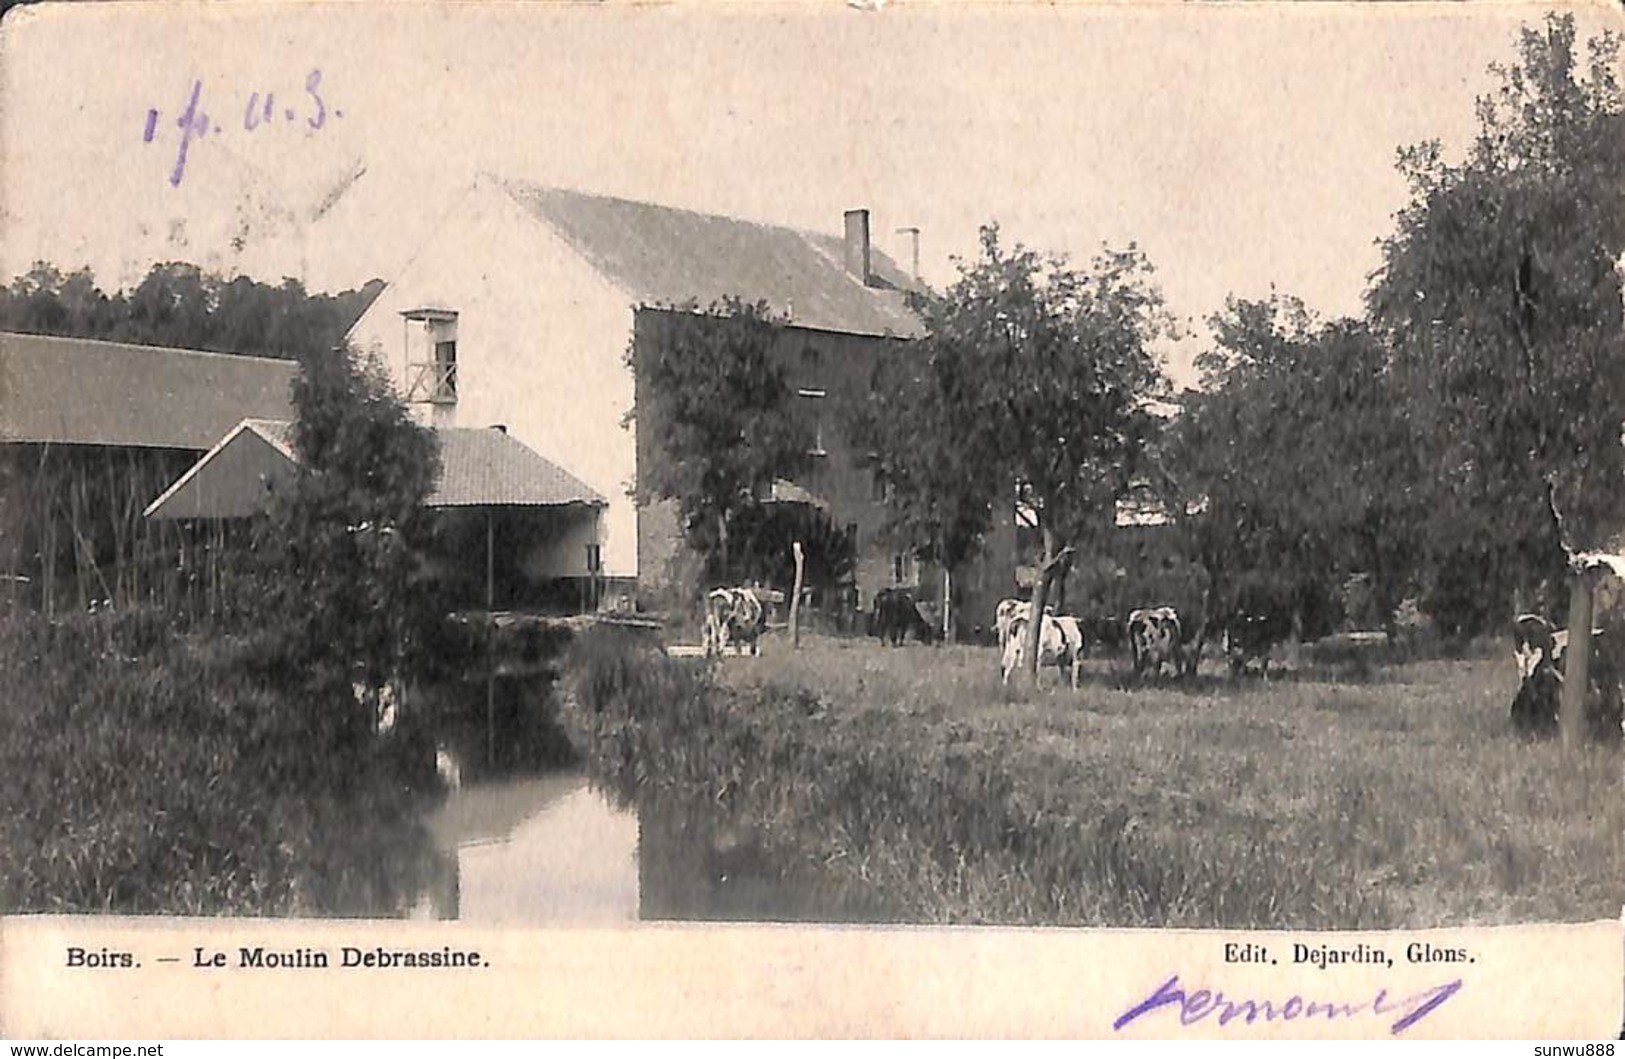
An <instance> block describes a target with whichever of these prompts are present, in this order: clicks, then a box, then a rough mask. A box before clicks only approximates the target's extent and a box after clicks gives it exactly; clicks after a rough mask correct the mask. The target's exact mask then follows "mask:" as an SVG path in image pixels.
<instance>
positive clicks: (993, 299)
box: [920, 225, 1169, 678]
mask: <svg viewBox="0 0 1625 1059" xmlns="http://www.w3.org/2000/svg"><path fill="white" fill-rule="evenodd" d="M1151 273H1152V269H1151V266H1150V264H1149V262H1148V261H1147V260H1146V258H1145V256H1144V255H1143V254H1141V253H1140V252H1139V251H1138V250H1137V249H1135V248H1133V247H1132V246H1131V247H1130V248H1129V249H1127V250H1124V251H1110V250H1108V251H1104V252H1103V253H1102V254H1101V255H1100V256H1098V257H1096V258H1095V260H1094V261H1093V262H1092V265H1091V267H1090V269H1089V270H1088V271H1078V270H1075V269H1073V268H1071V267H1069V266H1068V265H1067V263H1066V261H1065V259H1064V258H1060V257H1045V256H1043V255H1040V254H1039V253H1037V252H1035V251H1032V250H1029V249H1027V248H1025V247H1023V246H1021V245H1019V244H1018V245H1017V246H1015V247H1014V248H1012V249H1008V250H1007V249H1006V248H1005V247H1004V246H1003V245H1002V244H1001V243H1000V241H999V230H998V227H997V225H988V226H986V227H984V228H983V229H982V231H981V254H980V256H979V257H978V259H977V260H976V261H975V262H970V263H967V262H961V263H960V266H959V278H958V280H957V281H955V283H954V284H953V285H952V286H951V287H949V288H948V290H947V291H946V292H945V294H944V295H943V296H942V297H941V298H934V299H929V300H923V301H922V302H921V303H920V311H921V315H922V317H923V319H924V322H925V327H926V337H925V339H924V340H923V345H924V348H925V351H926V356H927V357H928V358H929V360H930V361H931V362H932V363H933V364H934V365H935V371H934V372H933V377H934V379H935V381H936V385H937V393H939V394H940V396H941V399H942V402H943V408H944V413H945V414H944V415H942V416H941V417H940V421H941V423H942V424H943V425H944V426H945V427H946V428H947V429H949V430H957V431H963V432H965V433H966V434H967V435H968V436H969V437H968V439H967V440H969V439H974V441H973V443H972V446H973V447H967V448H965V449H956V450H955V451H970V452H975V453H979V454H983V456H982V458H984V459H986V460H987V461H988V462H987V464H986V465H985V467H982V468H978V470H981V471H984V472H985V473H987V474H988V476H989V479H990V480H992V481H994V482H1007V483H1011V487H1012V488H1013V489H1014V490H1016V493H1017V497H1018V498H1019V500H1020V502H1021V503H1022V505H1023V506H1024V507H1025V508H1026V509H1027V510H1029V511H1030V512H1032V516H1033V520H1034V522H1035V524H1036V527H1037V530H1038V533H1039V536H1040V538H1041V541H1042V548H1043V554H1042V565H1041V568H1040V569H1041V576H1039V577H1038V579H1037V582H1036V583H1035V584H1034V586H1033V600H1032V602H1033V605H1034V608H1035V611H1037V612H1041V611H1042V608H1043V606H1044V603H1045V600H1046V598H1047V597H1048V594H1049V591H1050V584H1051V582H1052V580H1053V578H1054V577H1055V576H1057V574H1058V573H1059V572H1060V571H1062V570H1064V567H1065V564H1066V562H1067V561H1068V560H1069V558H1070V556H1071V554H1072V552H1073V550H1074V549H1075V547H1076V545H1077V542H1079V541H1080V540H1082V539H1084V538H1085V537H1087V536H1088V535H1089V534H1090V532H1091V531H1092V530H1093V529H1094V528H1095V527H1096V526H1098V525H1100V524H1101V523H1102V522H1103V521H1109V520H1110V518H1111V513H1112V509H1113V505H1114V503H1115V501H1116V499H1117V497H1118V496H1119V495H1121V494H1122V492H1123V491H1124V490H1125V489H1126V488H1127V487H1128V484H1129V481H1130V479H1131V477H1132V475H1133V474H1134V472H1135V470H1136V468H1137V465H1138V463H1139V460H1140V457H1141V455H1142V453H1143V451H1144V449H1145V447H1146V445H1147V442H1148V441H1149V439H1150V438H1151V436H1152V434H1153V432H1154V421H1153V418H1152V416H1151V415H1150V414H1149V413H1148V412H1147V411H1146V409H1145V402H1146V399H1147V398H1150V397H1153V396H1157V395H1160V394H1162V393H1163V392H1165V388H1166V382H1165V380H1164V378H1163V375H1162V372H1161V369H1160V366H1159V365H1158V362H1157V359H1156V357H1155V355H1154V354H1153V353H1152V351H1151V345H1152V343H1153V341H1154V340H1155V339H1156V337H1157V336H1158V335H1159V334H1161V333H1163V331H1164V329H1165V328H1167V327H1168V326H1169V321H1168V317H1167V314H1166V313H1165V312H1164V310H1163V307H1162V300H1161V295H1160V294H1159V292H1158V291H1157V290H1156V288H1155V287H1154V286H1152V284H1151ZM1038 636H1039V623H1037V622H1034V623H1031V624H1030V627H1029V630H1028V637H1029V638H1028V643H1027V659H1028V675H1029V678H1030V677H1031V676H1032V674H1033V673H1035V672H1036V669H1037V661H1038V659H1037V644H1038Z"/></svg>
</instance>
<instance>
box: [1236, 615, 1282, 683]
mask: <svg viewBox="0 0 1625 1059" xmlns="http://www.w3.org/2000/svg"><path fill="white" fill-rule="evenodd" d="M1291 635H1292V620H1291V619H1290V618H1289V617H1287V616H1286V615H1285V614H1283V613H1280V612H1265V613H1260V612H1256V611H1243V610H1238V611H1236V612H1235V613H1234V614H1231V615H1230V616H1229V617H1228V618H1226V619H1225V621H1224V633H1223V641H1224V658H1225V661H1226V662H1227V663H1228V664H1229V666H1230V675H1231V676H1232V677H1240V676H1242V675H1243V674H1244V673H1246V672H1247V667H1248V665H1250V664H1251V663H1253V662H1257V663H1258V666H1259V669H1260V671H1261V672H1262V673H1263V674H1264V676H1265V677H1268V676H1269V673H1270V651H1271V650H1273V649H1274V648H1275V646H1276V645H1277V644H1279V643H1281V642H1283V641H1284V640H1286V639H1287V638H1288V637H1289V636H1291Z"/></svg>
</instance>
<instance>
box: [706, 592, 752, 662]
mask: <svg viewBox="0 0 1625 1059" xmlns="http://www.w3.org/2000/svg"><path fill="white" fill-rule="evenodd" d="M766 628H767V611H766V609H765V608H764V607H763V606H762V601H761V599H760V598H759V597H758V596H757V595H756V593H755V591H754V590H752V589H749V588H714V589H712V590H711V593H710V594H709V595H707V596H706V597H705V654H706V657H707V658H709V657H710V656H711V655H712V654H719V655H720V654H722V653H723V652H724V651H725V650H727V647H728V645H729V644H730V643H735V642H737V643H738V644H739V649H740V651H741V652H743V650H744V647H745V645H746V644H749V645H750V653H751V654H753V655H759V654H761V653H762V651H761V645H760V638H761V635H762V633H763V631H765V630H766Z"/></svg>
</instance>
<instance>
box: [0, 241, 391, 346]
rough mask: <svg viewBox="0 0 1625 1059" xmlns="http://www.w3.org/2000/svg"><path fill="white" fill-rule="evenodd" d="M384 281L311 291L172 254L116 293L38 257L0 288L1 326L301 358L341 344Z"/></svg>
mask: <svg viewBox="0 0 1625 1059" xmlns="http://www.w3.org/2000/svg"><path fill="white" fill-rule="evenodd" d="M383 286H384V285H383V282H382V281H381V280H376V279H375V280H371V281H369V282H368V283H367V284H366V285H365V286H363V287H361V288H360V289H358V290H350V291H344V292H342V293H339V294H311V293H309V292H307V291H306V290H305V288H304V285H303V284H302V283H300V282H299V281H298V280H294V279H284V280H283V281H282V282H281V283H280V284H278V285H276V286H272V285H271V284H267V283H261V282H259V281H257V280H253V279H250V278H248V277H246V276H236V277H230V278H228V277H224V276H216V275H214V274H212V273H207V272H204V271H203V270H201V269H199V268H198V267H197V266H196V265H189V264H185V263H182V262H171V263H168V264H162V265H154V266H153V267H152V269H151V270H150V271H149V272H148V273H147V275H146V277H145V278H144V279H142V281H141V282H140V283H139V284H138V285H137V286H136V287H135V289H134V290H131V291H118V292H115V293H114V294H111V295H109V294H107V293H106V292H104V291H103V290H102V289H101V288H100V287H99V286H97V284H96V279H95V276H94V275H93V274H92V273H91V272H90V270H88V269H79V270H78V271H75V272H71V273H63V272H62V271H61V270H60V269H58V268H57V267H55V266H54V265H50V264H47V263H45V262H43V261H41V262H36V263H35V265H34V267H33V268H31V269H29V271H27V272H25V273H23V274H22V275H20V276H18V277H17V278H16V279H14V280H13V281H12V282H11V283H10V285H8V286H6V287H3V288H0V330H4V331H22V332H25V333H30V334H43V335H62V336H65V337H69V338H94V339H104V340H107V341H111V342H133V343H137V344H140V345H154V346H173V347H177V348H181V349H202V350H208V351H212V352H218V353H245V354H250V355H253V356H262V357H276V358H280V359H284V360H294V359H297V358H298V357H299V356H300V355H301V354H302V353H303V352H304V351H307V350H312V349H332V348H334V347H335V346H337V345H340V344H341V343H342V342H343V341H344V336H345V334H346V333H347V332H348V331H349V329H350V326H351V325H352V324H354V323H355V321H356V320H357V319H359V318H360V316H361V314H362V313H363V312H365V311H366V309H367V306H369V305H371V304H372V301H373V299H374V298H376V297H377V296H378V292H379V291H381V290H382V289H383Z"/></svg>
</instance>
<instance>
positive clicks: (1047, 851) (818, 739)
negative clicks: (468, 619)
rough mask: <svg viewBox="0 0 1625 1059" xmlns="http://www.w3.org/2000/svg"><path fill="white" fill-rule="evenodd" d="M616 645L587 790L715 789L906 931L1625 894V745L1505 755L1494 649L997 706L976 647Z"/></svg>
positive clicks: (1538, 910)
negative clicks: (751, 654) (1469, 655)
mask: <svg viewBox="0 0 1625 1059" xmlns="http://www.w3.org/2000/svg"><path fill="white" fill-rule="evenodd" d="M611 639H612V638H611ZM611 639H606V638H603V637H596V636H588V637H585V638H584V639H583V642H582V643H580V644H578V645H577V650H576V652H575V657H574V660H573V663H572V666H571V667H570V668H569V670H568V671H569V672H571V673H572V675H571V677H570V678H569V683H568V691H567V695H566V697H565V698H566V703H567V708H566V711H565V715H566V719H567V721H568V722H569V723H570V724H571V726H572V728H573V730H574V734H575V736H576V738H577V741H578V742H579V743H580V744H581V745H582V746H583V748H584V750H585V751H586V755H587V759H588V761H589V763H590V764H591V766H592V768H593V770H594V772H595V774H597V775H598V776H599V777H600V780H601V782H602V783H604V784H605V785H606V786H607V787H608V788H610V789H611V790H615V789H619V790H621V791H622V792H623V793H624V792H626V791H629V790H634V789H636V790H643V791H645V792H647V791H650V790H657V791H658V790H664V791H667V792H668V794H669V796H671V797H678V796H683V797H704V798H708V799H710V800H712V801H714V803H715V804H716V805H718V806H719V807H721V808H723V809H725V810H726V812H727V813H728V814H729V815H730V817H731V818H732V819H733V820H734V821H735V822H734V824H732V825H731V826H734V827H744V828H748V829H749V830H750V831H751V832H752V833H755V834H759V835H761V836H764V840H765V841H766V842H767V843H768V844H770V845H772V846H774V847H776V848H777V849H779V850H781V851H783V852H784V853H786V854H787V855H789V856H792V857H794V858H796V859H798V860H799V861H800V862H801V863H802V864H803V865H812V866H815V867H816V868H817V869H818V870H819V871H821V872H823V873H826V874H827V875H829V876H831V877H832V878H834V879H835V880H837V882H838V883H839V885H842V886H845V887H848V888H850V889H851V890H852V891H853V893H854V895H856V896H857V897H858V898H859V901H858V904H866V905H867V907H870V908H874V907H882V908H884V909H885V915H884V918H887V919H891V920H894V921H898V922H914V923H997V924H1026V925H1090V926H1123V927H1133V926H1171V927H1228V928H1260V929H1261V928H1322V929H1324V928H1344V929H1356V928H1360V929H1367V928H1369V929H1397V928H1405V927H1415V928H1420V927H1430V926H1443V925H1475V924H1499V923H1509V922H1529V921H1581V920H1592V919H1599V918H1612V917H1614V916H1616V915H1618V912H1619V908H1620V904H1621V899H1622V895H1625V884H1622V879H1625V871H1622V867H1625V855H1622V845H1625V811H1622V798H1621V790H1622V786H1621V765H1622V757H1621V752H1620V750H1619V749H1618V748H1617V747H1588V748H1585V749H1582V750H1579V751H1573V752H1565V751H1564V750H1563V749H1562V748H1561V747H1560V746H1559V745H1557V744H1556V743H1525V742H1522V741H1520V740H1518V739H1516V738H1515V737H1514V736H1512V735H1511V733H1510V732H1509V730H1508V724H1507V711H1508V707H1509V705H1510V702H1511V698H1512V695H1513V691H1514V682H1515V677H1514V674H1513V671H1512V664H1511V661H1510V659H1507V658H1503V657H1500V655H1499V654H1497V655H1495V656H1493V657H1484V658H1475V659H1465V660H1448V661H1438V660H1430V661H1416V662H1409V663H1404V664H1394V665H1386V666H1373V665H1370V664H1368V663H1365V662H1357V663H1355V664H1338V665H1333V666H1328V667H1324V668H1323V669H1322V670H1321V671H1316V670H1315V669H1314V668H1312V667H1307V668H1305V669H1303V670H1301V671H1299V672H1296V673H1291V674H1287V675H1286V676H1285V677H1279V678H1274V679H1271V680H1269V681H1263V680H1261V679H1259V678H1257V677H1252V678H1248V679H1244V680H1242V681H1239V682H1233V681H1231V680H1229V679H1228V678H1227V677H1224V676H1221V675H1219V674H1217V673H1216V672H1215V673H1208V672H1204V673H1203V674H1201V675H1199V676H1198V677H1197V678H1195V679H1194V680H1192V681H1190V682H1188V683H1179V682H1175V681H1172V680H1171V679H1169V680H1165V681H1164V682H1162V683H1160V684H1152V685H1148V686H1143V687H1129V686H1126V685H1125V681H1124V678H1123V675H1122V671H1123V670H1124V669H1125V668H1126V663H1125V662H1123V661H1122V660H1105V659H1099V660H1093V661H1092V662H1091V663H1090V666H1089V671H1088V673H1087V674H1086V678H1085V684H1084V686H1083V687H1082V688H1080V689H1078V690H1077V691H1073V690H1072V689H1070V688H1067V687H1064V686H1059V687H1058V686H1056V681H1055V676H1054V674H1053V673H1050V674H1047V675H1046V676H1045V683H1044V686H1043V687H1042V688H1039V689H1036V690H1027V691H1011V690H1007V689H1005V688H1003V687H1002V686H1001V685H1000V683H999V678H998V664H997V660H996V657H995V652H994V651H993V649H991V648H986V647H940V648H929V647H915V646H911V647H904V648H899V649H888V648H884V647H881V646H879V645H877V644H876V643H875V642H874V641H862V640H838V639H828V638H817V637H814V638H810V639H809V640H807V641H806V642H804V644H803V648H802V650H800V651H799V652H791V651H789V650H788V645H787V644H785V643H783V642H781V641H776V640H770V641H769V642H768V644H767V646H766V648H765V649H764V652H763V655H762V657H760V658H748V657H746V658H733V657H730V658H727V659H724V660H722V661H720V662H717V663H712V664H710V665H707V664H705V663H703V662H700V661H696V660H689V659H668V658H665V657H663V656H661V655H659V654H658V653H657V652H655V651H653V650H650V649H648V648H640V647H637V646H636V645H633V644H630V643H627V642H611Z"/></svg>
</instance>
